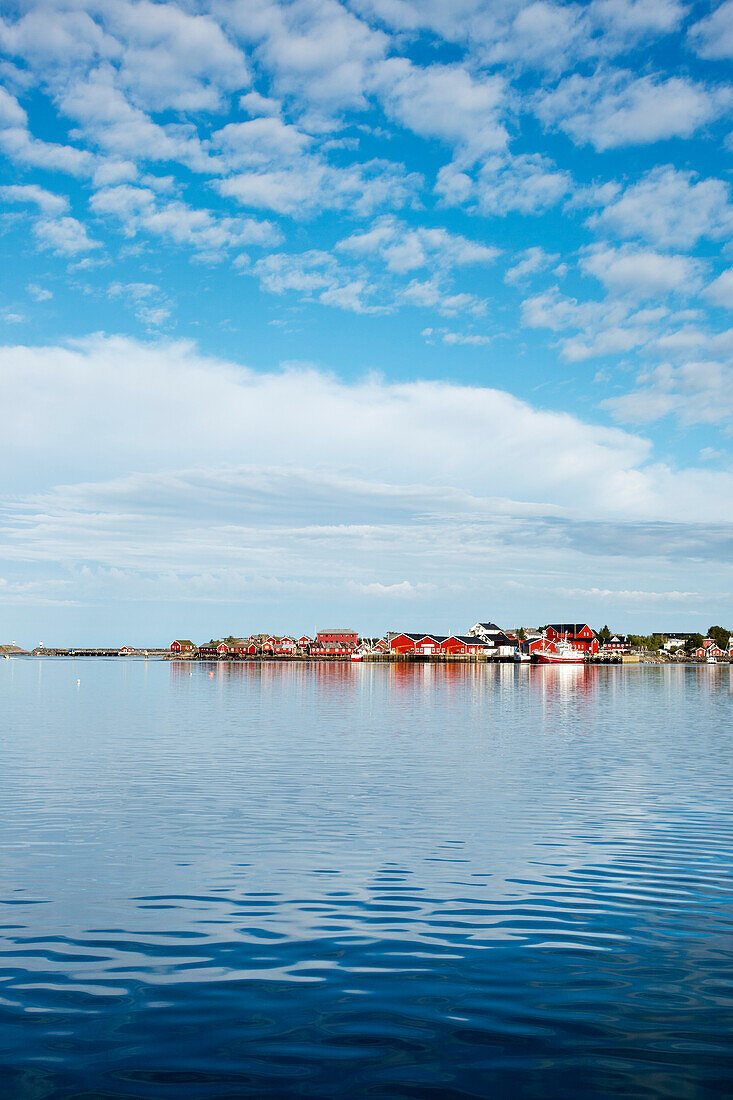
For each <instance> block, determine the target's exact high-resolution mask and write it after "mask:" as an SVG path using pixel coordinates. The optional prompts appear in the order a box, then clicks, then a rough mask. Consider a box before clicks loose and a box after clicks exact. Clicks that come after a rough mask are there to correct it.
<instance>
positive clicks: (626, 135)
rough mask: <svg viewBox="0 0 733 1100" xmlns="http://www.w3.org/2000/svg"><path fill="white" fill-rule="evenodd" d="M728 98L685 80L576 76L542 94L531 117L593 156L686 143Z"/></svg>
mask: <svg viewBox="0 0 733 1100" xmlns="http://www.w3.org/2000/svg"><path fill="white" fill-rule="evenodd" d="M729 104H730V95H729V93H728V92H727V91H725V90H721V89H716V88H713V89H709V88H706V87H705V86H704V85H702V84H696V83H694V82H693V81H691V80H689V79H687V78H686V77H679V76H671V77H667V78H664V77H661V76H658V77H654V76H639V77H635V76H634V75H633V73H631V72H628V71H621V70H615V71H608V70H601V71H599V72H597V73H595V74H594V75H593V76H587V77H586V76H581V75H580V74H579V73H575V74H573V75H572V76H569V77H566V78H565V79H564V80H562V81H561V82H560V84H558V86H557V87H556V88H554V89H553V90H551V91H547V92H542V93H540V94H539V95H538V96H537V97H536V100H535V112H536V114H537V116H538V118H539V119H540V120H541V121H542V122H543V123H544V124H545V126H547V127H552V128H555V129H559V130H563V131H564V132H565V133H566V134H568V135H569V136H570V137H571V138H572V139H573V141H575V142H576V143H577V144H580V145H585V144H590V145H593V146H594V147H595V148H596V149H597V150H599V151H604V150H607V149H617V148H619V147H621V146H624V145H647V144H649V143H651V142H655V141H662V140H664V139H666V138H672V137H679V138H689V137H692V135H693V134H694V133H695V132H696V131H697V130H699V129H700V128H701V127H702V126H704V125H706V124H707V123H708V122H711V121H712V120H713V119H715V118H716V117H718V115H720V114H721V112H722V111H723V110H725V109H726V107H727V106H729Z"/></svg>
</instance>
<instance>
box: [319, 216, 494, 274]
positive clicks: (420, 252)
mask: <svg viewBox="0 0 733 1100" xmlns="http://www.w3.org/2000/svg"><path fill="white" fill-rule="evenodd" d="M336 248H337V249H338V250H340V251H342V252H347V253H350V254H351V255H354V256H373V255H377V256H380V257H381V259H382V260H383V261H384V263H385V264H386V265H387V267H388V268H389V270H390V271H394V272H398V273H404V272H407V271H414V270H416V269H417V268H420V267H426V266H439V267H443V268H451V267H459V266H463V265H466V264H490V263H493V262H494V260H495V259H496V258H497V256H498V255H499V253H500V250H499V249H498V248H494V247H492V246H490V245H483V244H480V243H479V242H478V241H471V240H469V239H468V238H466V237H463V236H460V235H459V234H454V233H449V232H448V231H447V230H446V229H443V228H442V227H438V228H429V227H426V226H420V227H418V228H415V229H412V228H410V227H409V226H408V225H406V224H405V223H404V222H401V221H400V220H399V219H397V218H395V217H392V216H390V215H386V216H384V217H382V218H378V219H377V221H376V222H374V224H373V225H372V226H371V227H370V228H369V229H366V230H364V232H361V233H354V234H352V236H350V237H346V238H345V239H344V240H342V241H339V243H338V244H337V245H336Z"/></svg>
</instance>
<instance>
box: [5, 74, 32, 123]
mask: <svg viewBox="0 0 733 1100" xmlns="http://www.w3.org/2000/svg"><path fill="white" fill-rule="evenodd" d="M27 121H28V116H27V114H26V113H25V111H24V110H23V108H22V107H21V105H20V103H18V100H17V99H16V98H15V96H14V95H11V94H10V92H9V91H7V89H6V88H3V87H2V85H0V127H3V128H5V127H6V126H15V127H20V128H21V129H24V128H25V126H26V124H27Z"/></svg>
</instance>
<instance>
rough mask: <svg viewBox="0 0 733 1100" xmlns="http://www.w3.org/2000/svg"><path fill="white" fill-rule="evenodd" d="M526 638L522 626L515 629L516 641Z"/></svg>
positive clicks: (522, 640)
mask: <svg viewBox="0 0 733 1100" xmlns="http://www.w3.org/2000/svg"><path fill="white" fill-rule="evenodd" d="M526 640H527V635H526V633H525V630H524V627H523V626H520V628H519V630H518V631H517V641H518V642H524V641H526Z"/></svg>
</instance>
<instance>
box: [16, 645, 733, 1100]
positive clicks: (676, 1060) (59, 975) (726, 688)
mask: <svg viewBox="0 0 733 1100" xmlns="http://www.w3.org/2000/svg"><path fill="white" fill-rule="evenodd" d="M732 671H733V670H731V668H725V667H712V666H706V667H698V668H689V667H679V668H638V667H636V668H634V667H625V668H621V667H610V668H603V667H588V668H585V667H583V666H570V667H566V668H563V667H553V666H545V667H541V666H540V667H526V666H522V667H517V668H515V667H513V666H508V665H505V666H486V665H465V666H464V665H428V664H425V665H419V666H416V667H410V666H407V665H372V664H361V665H352V664H325V663H323V664H321V663H317V664H316V663H314V664H312V665H308V664H296V663H282V664H281V663H275V662H270V663H251V664H249V663H236V664H233V663H232V664H230V663H224V662H220V663H216V664H212V665H205V664H198V663H195V664H190V663H186V662H172V663H157V662H156V663H150V662H149V663H142V662H135V661H120V660H116V661H108V662H106V661H81V660H78V661H75V662H73V663H72V662H64V661H53V660H46V661H44V662H41V661H7V662H2V666H1V667H0V707H1V708H2V714H3V720H2V724H1V726H0V794H1V796H2V807H3V816H2V827H1V829H0V843H1V844H2V848H0V852H1V853H2V860H0V937H1V938H0V950H1V952H2V958H1V959H0V1079H2V1081H3V1084H4V1090H3V1091H4V1094H5V1095H9V1096H18V1097H24V1098H25V1097H27V1098H29V1100H31V1098H33V1100H36V1098H40V1097H48V1096H69V1097H71V1096H74V1097H90V1098H91V1097H93V1096H94V1097H97V1096H100V1095H103V1096H130V1097H133V1096H134V1097H141V1096H142V1097H148V1096H150V1097H169V1096H170V1097H173V1096H175V1097H179V1096H185V1097H232V1096H241V1095H258V1096H259V1095H264V1094H273V1095H276V1096H311V1097H313V1096H337V1095H338V1096H343V1095H350V1096H369V1097H372V1096H377V1097H394V1096H411V1097H412V1096H419V1097H423V1096H435V1097H438V1096H440V1097H444V1096H449V1097H450V1096H455V1097H459V1096H461V1097H463V1096H492V1097H493V1096H502V1097H503V1096H533V1097H535V1096H536V1097H586V1096H588V1095H593V1096H619V1095H624V1096H634V1097H636V1096H650V1097H651V1096H655V1097H656V1096H670V1097H680V1096H695V1097H697V1096H721V1095H723V1094H727V1093H729V1092H730V1077H731V1070H732V1069H733V1057H732V1056H731V1054H730V1038H731V1026H732V1025H733V983H732V982H731V952H732V946H731V945H732V944H733V939H732V937H731V933H732V932H733V912H732V909H731V903H732V902H733V886H732V884H731V865H732V863H733V858H732V857H733V827H732V822H733V818H732V815H731V787H732V786H733V778H732V777H733V768H732V767H731V764H732V763H733V747H732V744H731V730H732V729H733V723H732V722H731V718H732V716H733V714H732V712H733V705H732V699H733V683H732V681H731V672H732ZM77 678H79V679H80V681H81V682H80V684H79V685H78V686H77V684H76V680H77Z"/></svg>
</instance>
